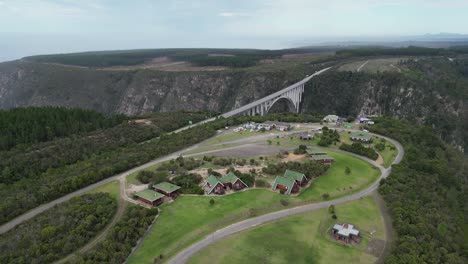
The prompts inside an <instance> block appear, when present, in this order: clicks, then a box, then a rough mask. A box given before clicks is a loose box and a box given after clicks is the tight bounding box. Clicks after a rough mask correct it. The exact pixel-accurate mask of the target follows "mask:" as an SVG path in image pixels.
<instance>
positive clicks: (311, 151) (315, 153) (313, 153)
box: [306, 149, 327, 157]
mask: <svg viewBox="0 0 468 264" xmlns="http://www.w3.org/2000/svg"><path fill="white" fill-rule="evenodd" d="M306 152H307V154H309V156H311V157H312V156H316V155H327V153H326V152H325V151H320V150H314V149H306Z"/></svg>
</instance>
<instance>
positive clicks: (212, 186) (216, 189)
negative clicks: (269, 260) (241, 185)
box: [203, 175, 224, 194]
mask: <svg viewBox="0 0 468 264" xmlns="http://www.w3.org/2000/svg"><path fill="white" fill-rule="evenodd" d="M203 187H204V188H205V191H206V194H213V193H214V194H224V184H223V183H222V182H221V181H220V179H218V178H216V177H215V176H213V175H210V176H208V178H207V179H206V181H205V184H203Z"/></svg>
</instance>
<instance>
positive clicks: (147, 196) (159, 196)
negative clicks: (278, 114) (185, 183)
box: [133, 182, 180, 206]
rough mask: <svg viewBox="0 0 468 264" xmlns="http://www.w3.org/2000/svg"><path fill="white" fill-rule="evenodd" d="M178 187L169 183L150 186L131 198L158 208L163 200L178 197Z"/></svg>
mask: <svg viewBox="0 0 468 264" xmlns="http://www.w3.org/2000/svg"><path fill="white" fill-rule="evenodd" d="M179 189H180V187H179V186H177V185H174V184H172V183H169V182H161V183H158V184H155V185H153V186H152V188H149V189H146V190H143V191H140V192H136V193H134V194H133V196H134V197H135V198H136V199H137V200H138V201H140V202H142V203H144V204H146V205H150V206H158V205H160V204H162V203H163V202H164V200H171V199H172V200H173V199H175V198H177V196H179Z"/></svg>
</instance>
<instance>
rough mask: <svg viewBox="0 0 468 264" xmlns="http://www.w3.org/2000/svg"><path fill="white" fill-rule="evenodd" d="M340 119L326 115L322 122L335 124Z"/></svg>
mask: <svg viewBox="0 0 468 264" xmlns="http://www.w3.org/2000/svg"><path fill="white" fill-rule="evenodd" d="M339 119H340V117H339V116H337V115H327V116H326V117H324V118H323V122H327V123H336V122H338V120H339Z"/></svg>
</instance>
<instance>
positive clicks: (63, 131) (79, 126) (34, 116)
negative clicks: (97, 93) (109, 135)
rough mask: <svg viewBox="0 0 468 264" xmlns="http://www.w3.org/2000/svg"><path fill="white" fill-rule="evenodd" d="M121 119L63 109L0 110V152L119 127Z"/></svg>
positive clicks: (122, 117) (119, 117)
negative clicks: (20, 145) (23, 145)
mask: <svg viewBox="0 0 468 264" xmlns="http://www.w3.org/2000/svg"><path fill="white" fill-rule="evenodd" d="M124 119H125V118H124V116H120V115H117V116H112V117H105V116H104V115H102V114H101V113H97V112H95V111H91V110H83V109H76V108H74V109H69V108H64V107H27V108H14V109H11V110H0V150H7V149H10V148H12V147H14V146H16V145H18V144H29V143H36V142H43V141H48V140H52V139H54V138H56V137H64V136H68V135H73V134H77V133H82V132H89V131H93V130H96V129H102V128H109V127H112V126H115V125H116V124H118V123H121V122H122V121H123V120H124Z"/></svg>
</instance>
